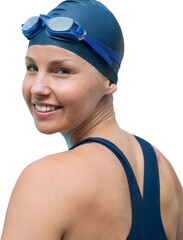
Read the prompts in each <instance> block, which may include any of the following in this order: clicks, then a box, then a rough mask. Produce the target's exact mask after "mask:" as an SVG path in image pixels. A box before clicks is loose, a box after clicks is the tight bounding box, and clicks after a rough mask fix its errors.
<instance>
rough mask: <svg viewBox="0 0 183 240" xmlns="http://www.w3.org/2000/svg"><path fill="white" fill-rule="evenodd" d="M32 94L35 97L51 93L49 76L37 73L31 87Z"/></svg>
mask: <svg viewBox="0 0 183 240" xmlns="http://www.w3.org/2000/svg"><path fill="white" fill-rule="evenodd" d="M31 94H32V95H33V96H35V97H47V96H49V95H50V94H51V89H50V86H49V81H48V76H46V75H44V74H42V73H40V74H37V76H36V78H35V79H34V82H33V85H32V87H31Z"/></svg>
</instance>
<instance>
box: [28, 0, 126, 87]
mask: <svg viewBox="0 0 183 240" xmlns="http://www.w3.org/2000/svg"><path fill="white" fill-rule="evenodd" d="M47 15H48V16H50V17H57V16H62V17H69V18H72V19H73V20H76V21H77V22H79V23H80V24H81V26H82V27H83V28H84V29H85V30H86V31H87V35H88V36H90V37H92V38H94V39H95V40H97V41H98V42H101V43H103V44H104V45H106V46H108V47H110V48H111V49H113V50H114V51H115V52H116V53H117V54H118V55H119V56H120V57H121V59H122V58H123V54H124V41H123V35H122V31H121V28H120V26H119V24H118V22H117V20H116V18H115V17H114V15H113V14H112V13H111V12H110V11H109V10H108V9H107V8H106V7H105V6H104V5H103V4H101V3H100V2H98V1H96V0H66V1H64V2H62V3H60V4H59V5H58V6H57V7H56V8H54V9H53V10H52V11H50V12H49V13H48V14H47ZM32 45H55V46H58V47H62V48H64V49H67V50H69V51H71V52H74V53H75V54H77V55H79V56H80V57H82V58H83V59H85V60H86V61H87V62H89V63H90V64H91V65H93V66H94V67H95V68H96V69H98V70H99V71H100V72H101V73H102V74H103V75H104V76H106V77H107V78H108V79H110V80H111V81H112V82H114V83H117V80H118V77H117V74H118V70H119V68H120V66H119V64H118V63H117V62H116V61H115V60H112V66H110V65H109V64H108V63H107V62H106V61H105V60H104V59H103V58H102V57H101V56H100V55H98V54H97V53H96V52H95V51H94V50H93V49H92V48H91V47H90V46H89V45H88V44H86V43H85V42H84V41H80V42H77V43H76V42H75V43H73V42H66V41H62V40H56V39H53V38H50V37H49V36H48V35H47V34H46V27H44V28H43V29H42V30H41V31H40V32H39V33H38V34H37V35H35V36H34V37H33V38H31V40H30V42H29V46H32Z"/></svg>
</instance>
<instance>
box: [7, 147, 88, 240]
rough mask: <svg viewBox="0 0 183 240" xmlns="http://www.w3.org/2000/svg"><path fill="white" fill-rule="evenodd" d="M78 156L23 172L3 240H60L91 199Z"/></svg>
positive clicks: (37, 164)
mask: <svg viewBox="0 0 183 240" xmlns="http://www.w3.org/2000/svg"><path fill="white" fill-rule="evenodd" d="M77 155H78V154H75V153H74V152H72V151H68V152H64V153H60V154H54V155H50V156H47V157H44V158H42V159H40V160H37V161H35V162H33V163H32V164H30V165H29V166H27V167H26V168H25V169H24V170H23V172H22V173H21V174H20V177H19V178H18V180H17V182H16V184H15V187H14V189H13V192H12V195H11V198H10V202H9V206H8V209H7V214H6V219H5V224H4V229H3V234H2V240H10V239H12V238H14V236H16V237H17V239H19V240H24V239H27V240H29V239H45V240H46V239H53V240H57V239H59V240H60V238H61V236H63V235H64V233H65V232H66V231H67V230H68V228H69V227H71V226H72V222H73V221H74V218H75V216H77V214H78V211H79V209H80V206H82V201H84V200H83V199H84V197H85V199H86V198H87V192H86V189H87V188H86V187H85V185H86V186H87V183H86V181H82V174H81V173H82V171H81V168H82V166H81V164H80V163H79V161H78V160H79V159H80V157H79V156H77ZM79 204H80V205H79Z"/></svg>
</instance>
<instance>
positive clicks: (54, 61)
mask: <svg viewBox="0 0 183 240" xmlns="http://www.w3.org/2000/svg"><path fill="white" fill-rule="evenodd" d="M25 59H26V60H29V61H31V62H34V63H36V61H35V60H34V59H33V58H32V57H30V56H26V57H25ZM64 62H75V63H77V62H76V61H75V60H73V59H71V58H64V59H58V60H57V59H55V60H53V61H50V62H49V64H50V65H51V64H60V63H64Z"/></svg>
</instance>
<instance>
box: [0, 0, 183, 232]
mask: <svg viewBox="0 0 183 240" xmlns="http://www.w3.org/2000/svg"><path fill="white" fill-rule="evenodd" d="M101 1H102V2H103V3H104V4H105V5H106V6H107V7H109V9H110V10H111V11H112V12H113V13H114V15H115V16H116V18H117V19H118V21H119V23H120V25H121V27H122V30H123V34H124V38H125V56H124V60H123V63H122V67H121V70H120V74H119V84H118V92H117V93H116V94H115V96H114V97H115V110H116V116H117V119H118V122H119V124H120V126H121V128H123V129H125V130H126V131H129V132H131V133H133V134H136V135H138V136H141V137H143V138H145V139H146V140H148V141H149V142H151V143H152V144H153V145H155V146H156V147H157V148H158V149H159V150H160V151H161V152H162V153H163V154H164V155H165V156H166V157H167V158H168V159H169V160H170V162H171V164H172V165H173V167H174V168H175V171H176V172H177V175H178V177H179V178H180V180H181V183H183V164H182V162H183V155H182V150H183V141H182V135H183V126H182V123H183V114H182V104H183V94H182V86H183V85H182V80H183V67H182V63H183V14H182V10H183V9H182V1H181V0H153V1H152V0H151V1H149V0H138V1H137V0H111V1H109V0H108V1H107V0H101ZM59 3H60V2H59V0H52V1H48V0H47V1H45V0H44V1H43V0H39V1H38V0H31V1H27V0H24V1H23V0H16V1H11V2H10V1H3V3H2V2H1V4H0V9H1V14H0V21H1V24H0V26H1V27H0V31H1V33H0V54H1V57H0V61H1V64H0V67H1V68H0V78H1V79H0V104H1V111H0V114H1V115H0V143H1V144H0V232H1V229H2V226H3V221H4V215H5V212H6V208H7V204H8V201H9V197H10V194H11V191H12V188H13V186H14V184H15V182H16V180H17V178H18V176H19V174H20V173H21V171H22V170H23V169H24V168H25V167H26V166H27V165H28V164H29V163H31V162H32V161H34V160H36V159H39V158H41V157H43V156H45V155H48V154H51V153H55V152H60V151H64V150H66V149H67V146H66V144H65V142H64V139H63V138H62V136H61V135H60V134H55V135H51V136H48V135H43V134H41V133H39V132H38V131H37V130H36V128H35V126H34V124H33V121H32V117H31V116H30V114H29V111H28V110H27V107H26V104H25V103H24V100H23V97H22V93H21V84H22V80H23V77H24V73H25V66H24V57H25V54H26V49H27V44H28V41H27V40H26V39H25V38H24V37H23V35H22V33H21V24H22V23H24V21H25V20H26V19H27V18H29V17H31V16H33V15H39V14H40V13H43V14H44V13H45V14H46V13H47V12H49V11H50V10H51V9H52V8H54V7H55V6H57V5H58V4H59ZM106 24H107V23H106ZM111 37H112V36H111Z"/></svg>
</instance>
